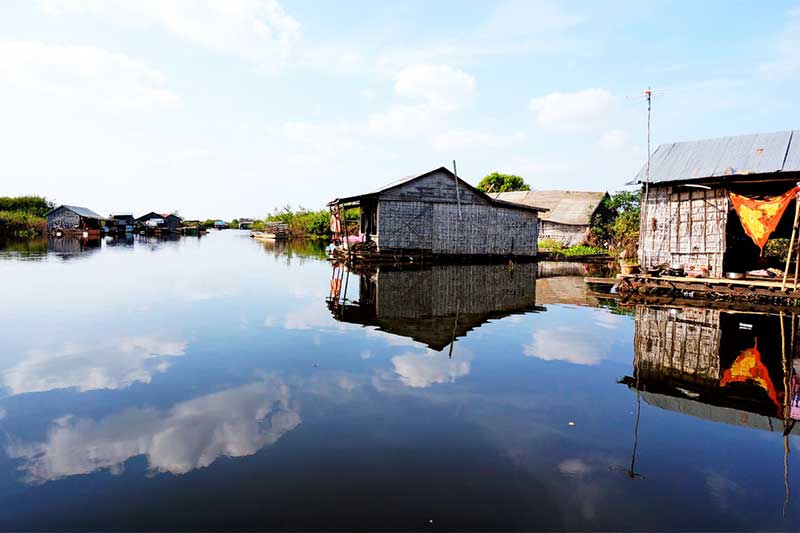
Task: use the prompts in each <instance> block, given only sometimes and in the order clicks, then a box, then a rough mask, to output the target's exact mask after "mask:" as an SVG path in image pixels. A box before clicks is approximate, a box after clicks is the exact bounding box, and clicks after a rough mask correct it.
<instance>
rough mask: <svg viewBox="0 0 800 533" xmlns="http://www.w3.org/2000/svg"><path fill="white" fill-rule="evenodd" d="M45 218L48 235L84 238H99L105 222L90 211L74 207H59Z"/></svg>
mask: <svg viewBox="0 0 800 533" xmlns="http://www.w3.org/2000/svg"><path fill="white" fill-rule="evenodd" d="M45 218H47V231H48V233H51V234H61V235H64V236H70V237H86V238H99V237H100V232H101V231H102V225H103V221H104V220H105V219H104V218H103V217H102V216H100V215H98V214H97V213H95V212H94V211H92V210H91V209H87V208H85V207H78V206H75V205H60V206H58V207H56V208H55V209H53V210H51V211H49V212H48V213H47V214H46V215H45Z"/></svg>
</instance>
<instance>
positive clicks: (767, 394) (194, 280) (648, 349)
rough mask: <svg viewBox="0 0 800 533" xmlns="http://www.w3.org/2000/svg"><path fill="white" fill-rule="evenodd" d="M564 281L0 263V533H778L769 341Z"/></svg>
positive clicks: (195, 256)
mask: <svg viewBox="0 0 800 533" xmlns="http://www.w3.org/2000/svg"><path fill="white" fill-rule="evenodd" d="M584 275H591V272H590V271H587V270H585V269H584V267H583V266H581V265H577V266H576V265H566V266H564V265H553V264H550V265H544V264H542V265H536V264H504V265H473V266H470V265H458V266H444V265H443V266H435V267H428V268H422V267H418V268H404V269H399V268H381V269H377V270H373V271H363V272H349V271H347V270H343V269H341V268H334V267H333V266H332V265H331V264H330V263H328V262H327V261H326V260H325V258H324V254H323V253H322V249H321V247H320V246H317V245H314V244H308V243H297V244H292V245H291V246H290V245H286V244H280V243H278V244H274V243H268V244H263V243H259V242H256V241H254V240H252V239H250V238H249V237H248V236H247V233H246V232H240V231H233V230H231V231H221V232H213V233H211V234H209V235H207V236H204V237H202V238H196V237H184V238H180V239H177V240H152V239H150V240H147V239H145V238H139V237H138V236H137V237H135V238H131V239H129V240H127V241H126V240H121V241H107V242H103V243H96V244H95V245H91V246H90V245H87V244H85V243H81V242H79V241H67V240H51V241H50V242H49V243H47V242H38V243H33V244H20V243H15V244H10V245H6V246H5V248H2V249H0V295H2V305H0V335H2V339H3V342H2V345H0V529H3V530H9V529H15V530H22V529H25V530H30V529H35V530H42V529H51V530H52V529H58V530H84V529H103V530H109V529H114V530H147V529H158V530H169V529H193V530H208V529H228V530H231V529H250V530H254V529H280V530H299V529H358V530H389V529H393V530H397V529H413V530H427V529H431V530H435V529H446V530H454V529H456V530H457V529H469V530H492V529H493V530H523V529H528V530H529V529H547V530H553V529H556V530H587V529H602V530H653V529H660V530H663V529H685V530H708V529H716V530H742V529H760V530H774V529H795V528H796V527H797V524H798V518H800V512H798V508H799V507H800V505H798V503H799V502H798V495H800V483H799V480H798V470H799V469H800V454H799V453H798V452H797V451H796V450H797V441H796V437H795V436H794V434H793V433H792V432H790V436H789V437H787V438H784V432H785V431H790V430H791V429H792V428H793V421H792V419H791V417H789V416H788V415H787V413H788V411H787V410H786V406H787V400H786V396H785V393H784V391H785V390H786V388H787V387H789V385H788V384H789V381H788V380H789V377H788V376H789V375H790V374H791V368H792V363H793V361H792V355H794V354H795V353H796V351H795V348H794V346H793V345H792V341H791V338H792V334H791V332H792V331H793V330H794V329H796V326H797V323H796V322H795V320H794V319H792V318H791V317H790V316H789V315H787V316H786V317H780V316H777V315H768V314H753V313H729V312H722V311H718V310H713V309H702V308H675V307H670V306H660V307H657V306H643V305H639V306H633V307H621V306H619V305H618V303H617V302H616V300H614V299H612V298H603V297H600V296H598V295H596V294H593V293H592V294H590V293H587V292H586V289H585V287H584V285H583V276H584ZM781 320H783V330H784V333H783V339H784V340H785V342H784V344H783V349H782V347H781V346H782V345H781V339H782V337H781V332H780V331H781V322H780V321H781ZM798 323H800V321H798ZM798 338H799V339H800V335H799V336H798ZM787 450H791V452H790V453H788V454H787ZM794 487H797V488H796V489H794Z"/></svg>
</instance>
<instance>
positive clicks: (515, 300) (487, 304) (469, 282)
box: [376, 263, 536, 318]
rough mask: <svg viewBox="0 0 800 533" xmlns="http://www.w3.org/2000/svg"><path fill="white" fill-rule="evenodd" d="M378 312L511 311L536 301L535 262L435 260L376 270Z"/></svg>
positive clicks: (409, 314) (407, 315) (381, 314)
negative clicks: (510, 265) (413, 267)
mask: <svg viewBox="0 0 800 533" xmlns="http://www.w3.org/2000/svg"><path fill="white" fill-rule="evenodd" d="M376 285H377V298H376V311H377V316H379V317H384V318H385V317H396V318H421V317H431V316H450V315H453V314H455V313H456V311H458V312H459V313H462V314H490V313H502V312H503V311H508V312H511V311H515V310H519V309H523V308H528V307H533V306H534V305H535V304H536V265H535V263H524V264H518V265H515V266H514V268H513V269H509V268H508V266H507V265H435V266H433V267H431V268H430V269H428V270H387V271H383V270H382V271H379V272H378V274H377V281H376Z"/></svg>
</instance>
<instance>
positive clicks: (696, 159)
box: [631, 130, 800, 183]
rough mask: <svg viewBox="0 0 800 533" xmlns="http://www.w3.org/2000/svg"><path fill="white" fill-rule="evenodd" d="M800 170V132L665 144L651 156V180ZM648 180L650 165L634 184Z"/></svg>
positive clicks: (642, 171)
mask: <svg viewBox="0 0 800 533" xmlns="http://www.w3.org/2000/svg"><path fill="white" fill-rule="evenodd" d="M775 172H800V131H797V130H789V131H779V132H775V133H757V134H752V135H739V136H736V137H720V138H718V139H703V140H700V141H689V142H679V143H671V144H662V145H660V146H659V147H658V148H656V151H655V152H653V154H652V155H651V156H650V183H663V182H671V181H692V180H698V179H704V178H724V177H726V176H742V175H747V174H772V173H775ZM645 181H647V164H646V163H645V165H644V166H643V167H642V169H641V170H640V171H639V173H638V174H637V175H636V177H635V178H634V180H633V181H632V182H631V183H644V182H645Z"/></svg>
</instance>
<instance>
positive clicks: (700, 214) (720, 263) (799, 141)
mask: <svg viewBox="0 0 800 533" xmlns="http://www.w3.org/2000/svg"><path fill="white" fill-rule="evenodd" d="M648 167H649V168H648ZM798 181H800V131H782V132H777V133H764V134H755V135H742V136H737V137H722V138H719V139H706V140H701V141H691V142H677V143H670V144H663V145H661V146H659V147H658V148H657V149H656V150H655V152H654V153H653V154H652V156H651V158H650V163H649V165H647V164H646V165H645V166H644V167H643V168H642V170H640V171H639V174H638V175H637V176H636V178H635V179H634V181H633V182H632V183H640V184H642V186H643V192H642V194H643V201H642V210H641V220H640V235H639V260H640V263H641V265H642V267H643V268H651V267H656V266H659V265H670V264H671V265H676V264H677V265H681V266H683V267H685V268H689V267H697V268H699V267H707V268H708V269H709V276H710V277H712V278H721V277H722V276H723V274H724V273H725V272H746V271H748V270H750V269H754V268H759V267H761V266H764V261H763V260H762V259H761V254H762V249H761V247H762V246H763V245H764V243H765V242H766V239H767V238H769V237H770V236H771V237H773V238H776V237H786V238H788V237H789V235H790V234H791V230H792V222H793V218H794V213H795V203H796V200H794V198H795V195H796V191H797V190H798V189H796V187H797V186H798ZM781 195H785V196H783V197H782V198H779V197H781ZM737 203H738V204H742V205H744V207H743V208H741V207H737V208H736V209H734V207H736V205H735V204H737ZM740 212H741V214H740ZM742 215H744V216H742ZM756 241H760V242H756Z"/></svg>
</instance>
